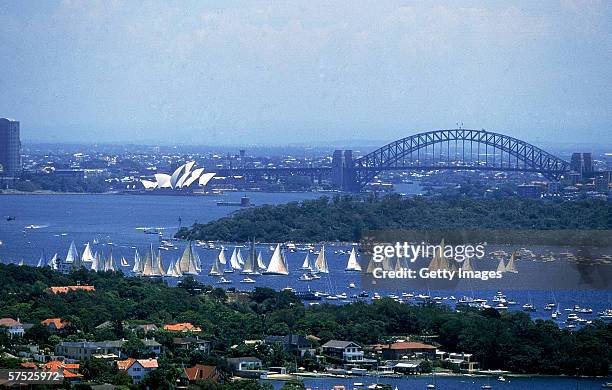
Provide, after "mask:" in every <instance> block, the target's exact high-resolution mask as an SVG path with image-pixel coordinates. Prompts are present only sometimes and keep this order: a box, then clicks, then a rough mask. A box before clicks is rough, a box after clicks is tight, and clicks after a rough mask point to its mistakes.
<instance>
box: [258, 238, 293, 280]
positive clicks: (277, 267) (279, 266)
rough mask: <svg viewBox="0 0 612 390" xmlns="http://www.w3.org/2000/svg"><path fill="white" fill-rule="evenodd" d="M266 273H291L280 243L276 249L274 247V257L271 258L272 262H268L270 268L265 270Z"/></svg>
mask: <svg viewBox="0 0 612 390" xmlns="http://www.w3.org/2000/svg"><path fill="white" fill-rule="evenodd" d="M264 274H268V275H289V270H288V269H287V263H286V261H285V256H283V254H282V252H281V250H280V244H276V249H274V253H273V254H272V258H271V259H270V264H268V269H267V270H266V272H264Z"/></svg>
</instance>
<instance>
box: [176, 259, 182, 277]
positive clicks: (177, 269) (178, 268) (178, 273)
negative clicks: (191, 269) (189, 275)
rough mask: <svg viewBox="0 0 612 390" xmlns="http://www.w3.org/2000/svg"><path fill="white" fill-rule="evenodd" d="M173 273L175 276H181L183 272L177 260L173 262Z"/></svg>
mask: <svg viewBox="0 0 612 390" xmlns="http://www.w3.org/2000/svg"><path fill="white" fill-rule="evenodd" d="M174 273H175V274H176V276H177V277H179V278H180V277H181V276H183V273H182V272H181V269H180V267H179V266H178V261H177V262H174Z"/></svg>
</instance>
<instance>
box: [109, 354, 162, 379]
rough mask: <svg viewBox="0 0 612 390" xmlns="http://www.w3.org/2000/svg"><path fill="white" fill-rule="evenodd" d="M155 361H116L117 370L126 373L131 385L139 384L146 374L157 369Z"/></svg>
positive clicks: (131, 359)
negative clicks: (130, 379)
mask: <svg viewBox="0 0 612 390" xmlns="http://www.w3.org/2000/svg"><path fill="white" fill-rule="evenodd" d="M158 367H159V366H158V364H157V359H133V358H129V359H126V360H119V361H117V368H118V369H119V370H121V371H125V372H127V374H128V375H129V377H130V378H132V383H134V384H136V383H139V382H140V381H141V380H142V379H143V378H144V377H145V376H146V375H147V374H148V373H150V372H151V371H155V370H157V368H158Z"/></svg>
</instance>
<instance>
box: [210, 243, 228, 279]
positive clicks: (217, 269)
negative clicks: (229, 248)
mask: <svg viewBox="0 0 612 390" xmlns="http://www.w3.org/2000/svg"><path fill="white" fill-rule="evenodd" d="M222 260H225V248H223V247H221V252H219V255H218V256H217V257H216V258H215V261H213V265H212V267H211V268H210V272H208V274H209V275H212V276H219V275H222V274H223V273H222V272H221V268H223V262H222ZM225 262H226V263H227V261H225Z"/></svg>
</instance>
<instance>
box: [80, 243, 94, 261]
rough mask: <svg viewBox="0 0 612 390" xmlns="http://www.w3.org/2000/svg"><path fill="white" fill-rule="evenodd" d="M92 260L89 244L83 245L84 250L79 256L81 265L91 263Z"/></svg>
mask: <svg viewBox="0 0 612 390" xmlns="http://www.w3.org/2000/svg"><path fill="white" fill-rule="evenodd" d="M93 260H94V256H93V253H92V252H91V245H89V243H87V244H85V249H83V254H82V255H81V261H82V262H83V263H91V262H92V261H93Z"/></svg>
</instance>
